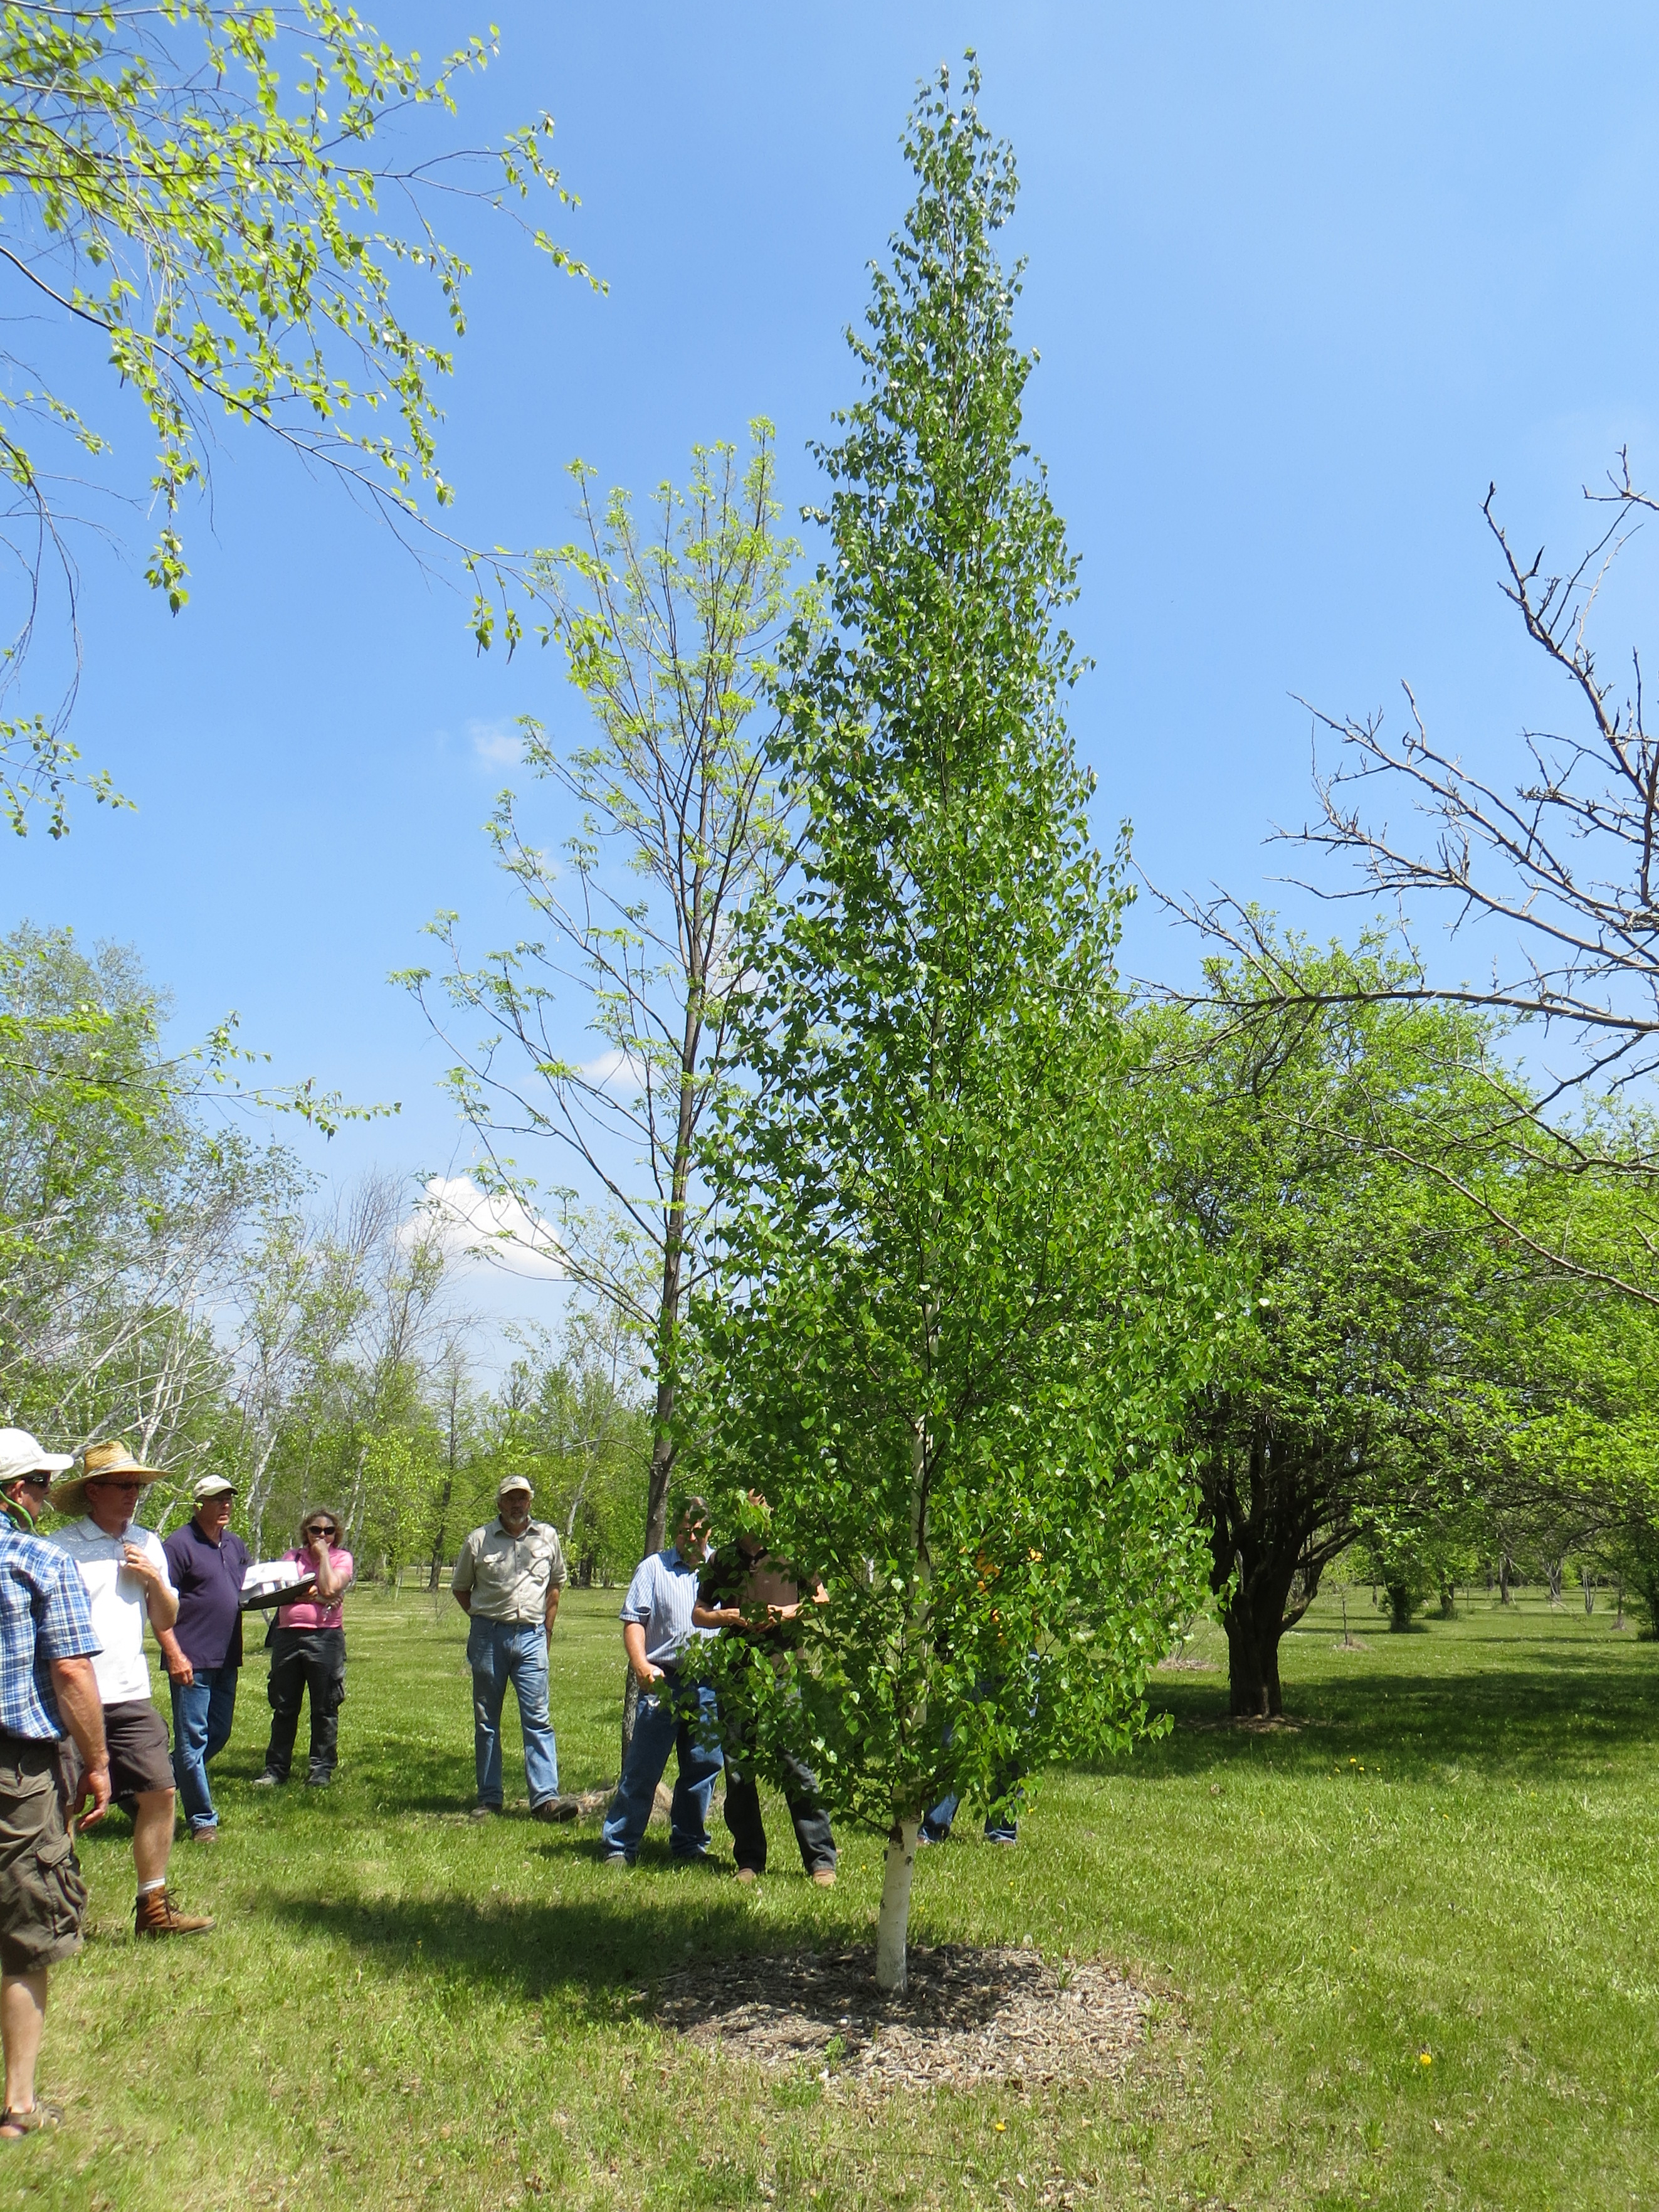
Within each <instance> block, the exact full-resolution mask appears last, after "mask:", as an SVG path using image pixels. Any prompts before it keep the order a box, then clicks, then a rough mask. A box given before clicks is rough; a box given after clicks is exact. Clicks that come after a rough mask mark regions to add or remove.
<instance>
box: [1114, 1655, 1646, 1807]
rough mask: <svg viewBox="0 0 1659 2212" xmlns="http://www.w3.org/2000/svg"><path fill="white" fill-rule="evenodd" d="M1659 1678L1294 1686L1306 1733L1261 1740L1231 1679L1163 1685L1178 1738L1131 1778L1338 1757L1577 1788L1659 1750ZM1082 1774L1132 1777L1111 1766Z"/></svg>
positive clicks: (1472, 1671) (1371, 1672)
mask: <svg viewBox="0 0 1659 2212" xmlns="http://www.w3.org/2000/svg"><path fill="white" fill-rule="evenodd" d="M1656 1673H1659V1668H1656V1669H1650V1668H1632V1667H1631V1666H1630V1665H1628V1664H1627V1663H1626V1664H1620V1663H1616V1662H1610V1661H1608V1660H1604V1659H1602V1658H1601V1657H1599V1656H1596V1655H1595V1654H1593V1653H1583V1654H1580V1653H1578V1652H1574V1651H1563V1652H1562V1654H1561V1656H1560V1657H1559V1659H1553V1660H1552V1661H1551V1662H1550V1663H1549V1664H1548V1665H1547V1666H1545V1665H1539V1664H1537V1663H1536V1662H1531V1661H1528V1662H1519V1663H1515V1662H1512V1663H1511V1664H1509V1665H1507V1666H1504V1667H1501V1668H1486V1669H1482V1668H1458V1669H1456V1670H1455V1671H1453V1670H1444V1671H1438V1672H1433V1673H1430V1672H1426V1671H1421V1670H1420V1669H1417V1668H1412V1669H1410V1670H1409V1671H1408V1670H1405V1669H1402V1668H1397V1667H1396V1668H1390V1669H1388V1670H1386V1671H1384V1670H1383V1669H1380V1668H1377V1669H1372V1668H1366V1669H1365V1671H1363V1672H1362V1671H1359V1669H1358V1668H1356V1671H1355V1673H1354V1674H1353V1675H1351V1676H1349V1677H1348V1678H1347V1680H1341V1679H1340V1678H1338V1679H1334V1678H1333V1677H1331V1676H1330V1675H1329V1674H1323V1675H1321V1676H1320V1677H1319V1678H1318V1679H1317V1680H1313V1681H1302V1682H1297V1681H1292V1682H1290V1683H1288V1684H1287V1688H1286V1708H1287V1719H1288V1720H1289V1721H1291V1722H1292V1723H1296V1725H1294V1726H1292V1727H1287V1728H1284V1729H1270V1730H1263V1731H1262V1732H1260V1733H1256V1732H1254V1731H1252V1730H1250V1729H1248V1728H1238V1729H1232V1728H1230V1727H1228V1726H1227V1725H1226V1720H1227V1691H1226V1676H1225V1675H1219V1676H1212V1677H1208V1678H1206V1679H1204V1680H1202V1681H1199V1682H1192V1683H1186V1682H1177V1683H1172V1684H1170V1685H1169V1686H1167V1687H1166V1686H1165V1684H1164V1683H1163V1682H1161V1681H1160V1682H1159V1684H1158V1686H1157V1687H1156V1689H1155V1690H1154V1692H1153V1699H1154V1705H1153V1710H1154V1711H1166V1712H1168V1713H1169V1714H1170V1715H1171V1716H1172V1718H1173V1720H1174V1723H1175V1727H1174V1729H1173V1732H1172V1734H1171V1735H1168V1736H1166V1737H1165V1738H1164V1739H1163V1740H1162V1741H1160V1742H1158V1743H1155V1744H1150V1745H1147V1746H1144V1747H1141V1748H1138V1749H1137V1750H1136V1752H1135V1756H1134V1761H1133V1765H1132V1767H1131V1769H1129V1771H1135V1770H1139V1771H1141V1772H1142V1773H1144V1774H1147V1775H1148V1776H1177V1775H1190V1774H1198V1773H1203V1772H1207V1771H1209V1770H1210V1769H1212V1768H1214V1767H1216V1766H1224V1765H1236V1764H1238V1763H1240V1762H1250V1763H1253V1764H1256V1765H1262V1764H1271V1765H1274V1766H1275V1767H1278V1768H1281V1769H1284V1770H1287V1771H1290V1770H1294V1769H1295V1768H1298V1767H1312V1768H1316V1769H1317V1768H1318V1767H1321V1766H1324V1765H1329V1762H1330V1760H1331V1758H1332V1756H1333V1755H1334V1754H1335V1753H1336V1752H1337V1751H1338V1750H1339V1747H1340V1751H1341V1757H1342V1758H1343V1759H1347V1758H1349V1757H1358V1758H1360V1759H1366V1758H1371V1759H1379V1760H1386V1761H1388V1762H1389V1764H1390V1771H1393V1772H1394V1773H1396V1774H1401V1773H1402V1772H1404V1773H1409V1772H1410V1771H1412V1770H1413V1769H1414V1768H1415V1769H1417V1770H1420V1771H1421V1772H1422V1773H1423V1774H1424V1775H1426V1776H1427V1775H1428V1774H1430V1773H1431V1772H1432V1771H1435V1770H1438V1769H1440V1768H1442V1767H1444V1766H1445V1765H1449V1764H1450V1765H1458V1766H1463V1767H1468V1768H1469V1769H1471V1770H1472V1771H1476V1772H1479V1771H1483V1770H1490V1771H1494V1772H1500V1771H1501V1772H1511V1771H1526V1772H1529V1773H1530V1774H1531V1775H1533V1776H1534V1777H1535V1778H1538V1777H1545V1776H1547V1777H1550V1778H1554V1779H1557V1780H1559V1781H1563V1782H1566V1781H1572V1780H1577V1779H1580V1778H1583V1777H1585V1776H1587V1775H1589V1774H1592V1773H1601V1772H1604V1771H1606V1769H1607V1766H1608V1762H1609V1761H1613V1762H1614V1763H1615V1764H1616V1763H1618V1762H1619V1760H1620V1758H1621V1755H1622V1756H1630V1755H1633V1754H1642V1753H1651V1752H1652V1751H1654V1750H1655V1749H1656V1748H1659V1698H1656V1696H1655V1694H1654V1692H1655V1688H1656V1681H1655V1674H1656ZM1079 1771H1082V1772H1085V1773H1096V1774H1101V1773H1123V1771H1126V1770H1125V1768H1124V1766H1123V1763H1122V1762H1121V1761H1117V1760H1111V1761H1108V1760H1101V1761H1098V1762H1096V1761H1090V1762H1087V1763H1084V1764H1081V1765H1080V1769H1079Z"/></svg>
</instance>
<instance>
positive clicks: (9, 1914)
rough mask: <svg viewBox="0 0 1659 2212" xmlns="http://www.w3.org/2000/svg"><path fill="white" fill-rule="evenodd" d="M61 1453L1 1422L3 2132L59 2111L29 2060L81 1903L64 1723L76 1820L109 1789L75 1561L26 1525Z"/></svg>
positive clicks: (18, 2132)
mask: <svg viewBox="0 0 1659 2212" xmlns="http://www.w3.org/2000/svg"><path fill="white" fill-rule="evenodd" d="M63 1464H64V1462H63V1461H62V1459H61V1458H59V1457H58V1456H56V1455H50V1454H47V1453H45V1452H43V1451H42V1450H41V1449H40V1447H39V1444H38V1443H35V1440H34V1438H33V1437H31V1436H30V1435H29V1434H28V1433H27V1431H26V1430H22V1429H0V1507H3V1509H4V1510H3V1517H0V2039H3V2042H4V2046H5V2065H6V2102H5V2109H4V2111H3V2112H0V2138H5V2137H15V2136H25V2135H32V2134H33V2133H34V2131H35V2130H37V2129H39V2128H48V2127H55V2126H56V2125H57V2124H58V2113H57V2112H56V2111H55V2110H54V2109H53V2108H52V2107H51V2106H47V2105H45V2104H40V2103H37V2102H36V2100H35V2094H34V2067H35V2060H36V2058H37V2057H39V2050H40V2032H41V2029H42V2028H43V2027H44V2026H45V2017H46V1970H47V1968H48V1967H50V1966H56V1965H57V1963H58V1960H60V1959H67V1958H70V1957H72V1956H73V1954H75V1953H76V1951H78V1950H79V1949H80V1948H81V1917H82V1913H83V1912H84V1911H85V1910H86V1903H87V1886H86V1884H85V1883H84V1882H83V1881H82V1879H81V1869H80V1866H79V1864H78V1863H77V1862H76V1856H75V1844H74V1841H73V1838H72V1833H71V1831H70V1826H69V1825H68V1824H67V1823H66V1821H65V1819H64V1799H63V1796H62V1794H61V1791H60V1788H59V1778H60V1768H59V1765H58V1751H59V1747H61V1745H62V1744H63V1741H64V1734H65V1731H66V1729H67V1732H68V1734H70V1735H72V1736H73V1737H74V1739H75V1744H76V1749H77V1750H78V1751H79V1753H80V1754H81V1765H82V1778H81V1786H80V1791H79V1795H78V1796H77V1799H76V1806H75V1811H76V1814H79V1813H80V1812H81V1810H82V1808H83V1807H85V1806H87V1805H88V1804H89V1805H90V1807H91V1810H90V1811H89V1812H88V1813H87V1814H86V1820H87V1821H88V1822H90V1821H93V1820H100V1819H101V1818H102V1816H103V1813H104V1809H105V1808H106V1806H107V1805H108V1803H109V1801H110V1769H109V1754H108V1753H107V1752H106V1749H105V1747H104V1708H103V1703H102V1700H101V1699H100V1697H99V1694H98V1682H97V1678H96V1676H95V1675H94V1673H93V1670H92V1655H93V1653H94V1652H95V1651H96V1650H98V1649H99V1644H98V1638H97V1637H96V1636H95V1635H94V1632H93V1626H92V1613H91V1609H90V1607H89V1606H88V1601H87V1587H86V1584H85V1583H83V1582H82V1579H81V1571H80V1569H79V1568H78V1567H77V1566H76V1564H75V1562H74V1560H73V1559H70V1558H69V1557H68V1556H67V1555H66V1554H65V1553H63V1552H60V1551H59V1550H58V1547H57V1546H56V1545H54V1544H48V1543H46V1542H45V1541H43V1540H42V1539H41V1538H40V1537H39V1536H37V1535H35V1534H33V1528H34V1509H38V1507H39V1504H40V1503H41V1502H42V1499H43V1497H44V1484H43V1483H42V1482H41V1481H40V1480H39V1477H40V1476H41V1475H42V1474H45V1478H46V1480H50V1478H51V1473H52V1472H53V1471H55V1469H56V1468H58V1467H60V1466H62V1465H63Z"/></svg>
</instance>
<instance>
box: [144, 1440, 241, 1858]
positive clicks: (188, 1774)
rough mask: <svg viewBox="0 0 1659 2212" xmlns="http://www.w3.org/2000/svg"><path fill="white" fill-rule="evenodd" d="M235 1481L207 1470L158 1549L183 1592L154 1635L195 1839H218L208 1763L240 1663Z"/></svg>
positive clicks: (221, 1743)
mask: <svg viewBox="0 0 1659 2212" xmlns="http://www.w3.org/2000/svg"><path fill="white" fill-rule="evenodd" d="M235 1495H236V1486H235V1485H234V1483H231V1482H227V1480H225V1478H224V1476H223V1475H222V1474H204V1475H203V1477H202V1480H200V1481H199V1482H198V1483H197V1486H196V1511H195V1513H194V1514H193V1515H192V1516H191V1519H190V1520H188V1521H187V1522H185V1525H184V1527H183V1528H175V1529H174V1530H173V1534H172V1535H171V1536H169V1537H168V1539H167V1542H166V1543H165V1544H164V1545H163V1546H162V1547H161V1548H162V1550H163V1551H164V1552H165V1553H167V1571H168V1573H169V1574H170V1575H171V1576H172V1577H173V1588H174V1589H176V1590H177V1591H178V1593H179V1618H178V1620H175V1621H174V1623H173V1626H172V1627H171V1628H164V1629H162V1630H161V1631H160V1632H159V1635H158V1638H157V1641H158V1642H159V1643H160V1646H161V1656H162V1657H163V1659H165V1660H166V1662H167V1680H169V1682H170V1683H171V1684H172V1686H173V1774H174V1776H175V1777H176V1778H177V1780H178V1784H179V1802H180V1803H181V1804H182V1805H183V1807H184V1808H185V1819H186V1820H188V1821H189V1822H190V1832H191V1842H192V1843H195V1844H212V1843H216V1842H217V1841H218V1839H219V1815H218V1814H217V1813H215V1810H214V1808H213V1796H212V1793H211V1791H210V1790H209V1787H208V1761H209V1759H215V1758H216V1757H217V1756H218V1754H219V1753H221V1751H222V1750H223V1749H224V1747H225V1746H226V1745H227V1743H228V1742H229V1741H230V1731H231V1723H232V1721H233V1719H234V1718H235V1717H236V1677H237V1674H239V1671H240V1668H241V1665H242V1613H241V1598H242V1577H243V1576H244V1575H245V1573H246V1572H247V1570H248V1548H247V1546H246V1545H245V1543H244V1542H243V1541H242V1539H241V1538H240V1537H239V1536H236V1535H233V1534H232V1533H231V1528H230V1508H231V1500H232V1498H234V1497H235Z"/></svg>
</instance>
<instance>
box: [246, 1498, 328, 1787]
mask: <svg viewBox="0 0 1659 2212" xmlns="http://www.w3.org/2000/svg"><path fill="white" fill-rule="evenodd" d="M339 1533H340V1516H339V1515H338V1514H337V1513H336V1512H334V1511H333V1510H332V1509H331V1508H330V1507H329V1506H326V1505H313V1506H312V1509H311V1510H310V1512H309V1513H307V1514H306V1516H305V1517H304V1519H303V1520H302V1521H301V1522H300V1544H299V1547H298V1548H297V1549H295V1550H294V1551H292V1552H285V1553H283V1554H282V1556H283V1558H284V1559H292V1560H293V1561H294V1565H296V1566H300V1567H303V1568H305V1569H306V1570H307V1571H309V1572H310V1573H312V1574H314V1575H315V1576H316V1577H317V1586H316V1588H315V1589H313V1590H312V1591H311V1592H310V1593H309V1594H308V1595H306V1597H304V1598H302V1599H300V1601H298V1602H297V1603H295V1604H294V1605H285V1606H281V1607H278V1608H277V1613H276V1625H275V1627H274V1628H273V1629H272V1630H271V1632H270V1637H269V1644H270V1688H269V1692H267V1694H268V1695H269V1699H270V1747H269V1750H268V1751H267V1752H266V1753H265V1771H264V1772H263V1774H261V1775H257V1776H256V1778H255V1784H254V1786H255V1787H256V1788H259V1787H261V1786H263V1787H264V1788H267V1789H269V1788H270V1787H271V1786H272V1785H273V1784H276V1783H280V1782H286V1781H287V1780H288V1769H289V1767H290V1766H291V1765H293V1763H294V1737H295V1736H296V1735H298V1733H299V1730H300V1705H301V1703H302V1702H303V1700H304V1699H305V1694H306V1691H307V1690H309V1691H310V1692H311V1765H310V1767H309V1769H308V1771H307V1772H306V1782H307V1783H308V1784H310V1786H311V1787H312V1789H313V1790H325V1789H327V1787H328V1785H329V1784H330V1782H332V1781H333V1779H334V1766H335V1760H336V1756H337V1751H336V1746H337V1744H338V1741H339V1735H340V1708H341V1706H342V1705H343V1704H344V1703H345V1701H346V1632H345V1629H344V1627H343V1626H342V1613H341V1607H340V1601H341V1599H342V1597H343V1596H344V1595H345V1593H346V1590H347V1589H348V1586H349V1584H350V1582H351V1578H352V1558H351V1553H349V1552H342V1551H336V1548H335V1542H334V1540H335V1538H336V1536H337V1535H338V1534H339Z"/></svg>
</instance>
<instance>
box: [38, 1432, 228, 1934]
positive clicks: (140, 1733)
mask: <svg viewBox="0 0 1659 2212" xmlns="http://www.w3.org/2000/svg"><path fill="white" fill-rule="evenodd" d="M160 1472H161V1470H160V1468H154V1467H141V1466H140V1464H139V1463H138V1462H137V1461H136V1459H135V1458H134V1457H133V1455H132V1454H131V1453H130V1451H129V1450H128V1449H127V1447H126V1446H125V1444H124V1443H118V1442H116V1443H103V1444H88V1447H87V1449H86V1450H85V1452H84V1453H83V1454H82V1460H81V1472H80V1474H76V1475H71V1476H70V1478H69V1479H68V1480H66V1481H63V1482H60V1483H58V1485H57V1486H55V1487H54V1489H53V1491H52V1492H51V1502H52V1504H53V1505H54V1506H56V1508H57V1509H58V1511H59V1512H60V1513H66V1514H78V1515H79V1516H81V1517H80V1518H79V1519H78V1520H76V1522H74V1523H73V1525H72V1526H70V1528H60V1529H58V1531H57V1532H56V1533H55V1534H54V1535H53V1537H52V1541H53V1542H54V1543H55V1544H58V1546H60V1547H62V1549H63V1550H64V1551H65V1552H67V1553H69V1555H70V1558H71V1559H73V1560H74V1561H75V1563H76V1565H77V1566H78V1567H79V1568H80V1570H81V1574H82V1580H83V1581H84V1582H85V1583H86V1585H87V1591H88V1595H89V1597H90V1598H91V1601H92V1625H93V1627H94V1630H95V1631H96V1632H97V1635H98V1640H99V1642H100V1644H101V1645H102V1646H103V1649H102V1650H100V1652H99V1654H98V1656H97V1657H96V1658H95V1659H94V1661H93V1662H92V1663H93V1672H94V1674H96V1676H97V1678H98V1694H99V1696H100V1698H101V1699H102V1700H103V1705H104V1735H105V1739H106V1742H107V1743H108V1745H109V1757H110V1788H111V1793H112V1796H114V1797H115V1798H116V1799H117V1800H118V1802H119V1803H120V1804H121V1805H122V1807H123V1808H124V1809H127V1808H130V1810H131V1813H132V1857H133V1863H134V1865H135V1866H136V1869H137V1872H138V1901H137V1904H136V1907H135V1908H134V1912H133V1925H134V1929H135V1930H136V1933H137V1934H138V1935H140V1936H199V1935H201V1934H202V1933H203V1931H204V1930H206V1929H209V1928H211V1927H212V1925H213V1923H212V1921H211V1920H209V1919H204V1918H202V1917H198V1916H197V1915H195V1914H193V1913H189V1912H181V1911H179V1908H178V1906H177V1905H174V1904H173V1900H172V1899H171V1898H170V1897H169V1896H168V1894H167V1857H168V1854H169V1853H170V1852H171V1851H172V1850H173V1755H172V1753H171V1752H170V1750H169V1749H168V1747H167V1726H166V1723H164V1722H163V1720H162V1718H161V1716H160V1713H158V1712H157V1711H156V1710H155V1705H154V1701H153V1699H151V1696H150V1678H149V1664H148V1661H147V1660H146V1658H145V1656H144V1622H145V1620H146V1619H147V1618H148V1620H149V1623H150V1626H152V1627H153V1628H154V1631H155V1632H156V1635H157V1636H158V1637H160V1635H162V1634H163V1633H164V1632H167V1630H169V1629H171V1628H172V1626H173V1623H174V1621H175V1620H177V1619H178V1618H179V1599H178V1595H177V1594H176V1593H175V1591H174V1589H173V1583H172V1581H171V1579H170V1578H169V1577H168V1574H167V1555H166V1553H164V1552H163V1551H162V1549H161V1546H160V1541H159V1540H158V1539H157V1538H156V1537H155V1536H154V1535H153V1534H151V1532H150V1531H149V1530H148V1528H141V1527H140V1526H139V1524H138V1522H136V1520H135V1519H134V1518H133V1509H134V1507H135V1506H136V1504H137V1503H138V1493H139V1492H140V1491H141V1490H143V1489H146V1488H148V1486H149V1485H150V1484H151V1483H152V1482H154V1480H156V1478H157V1476H158V1475H159V1474H160Z"/></svg>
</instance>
